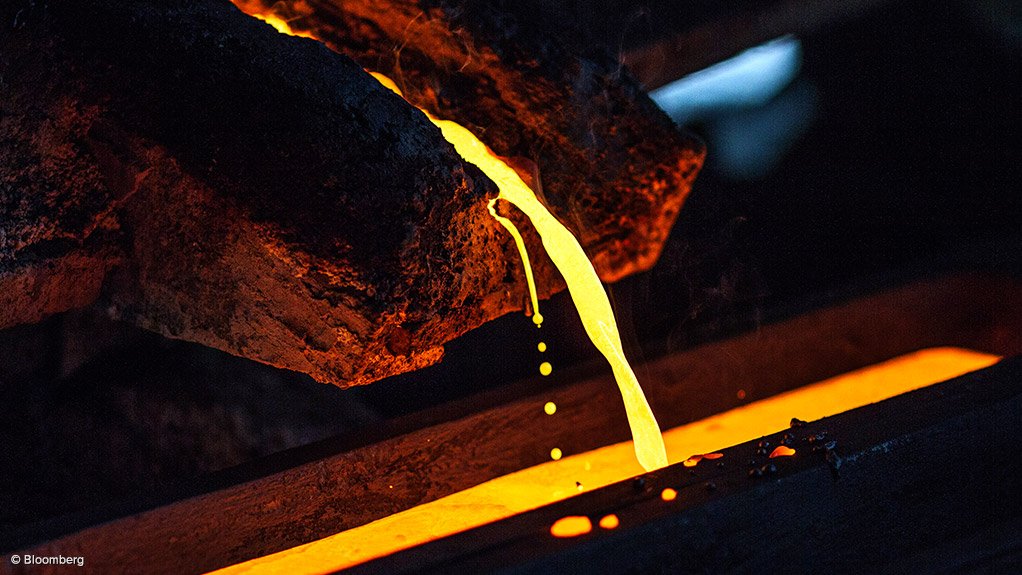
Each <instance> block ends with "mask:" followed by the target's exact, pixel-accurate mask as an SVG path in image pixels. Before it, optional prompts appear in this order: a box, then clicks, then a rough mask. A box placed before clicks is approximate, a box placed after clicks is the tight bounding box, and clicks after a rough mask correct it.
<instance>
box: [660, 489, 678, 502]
mask: <svg viewBox="0 0 1022 575" xmlns="http://www.w3.org/2000/svg"><path fill="white" fill-rule="evenodd" d="M677 497H678V492H677V491H675V490H674V489H671V488H670V487H668V488H667V489H664V490H663V491H661V492H660V499H663V500H664V501H674V500H675V499H676V498H677Z"/></svg>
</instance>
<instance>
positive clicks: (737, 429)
mask: <svg viewBox="0 0 1022 575" xmlns="http://www.w3.org/2000/svg"><path fill="white" fill-rule="evenodd" d="M998 359H999V358H997V357H996V356H992V355H987V354H983V353H977V352H972V351H968V350H963V349H957V348H938V349H929V350H923V351H918V352H915V353H911V354H908V355H905V356H902V357H899V358H895V359H892V360H889V361H886V362H883V363H880V364H877V365H874V366H871V367H867V368H863V369H860V370H857V371H854V372H851V373H848V374H845V375H841V376H838V377H835V378H833V379H828V380H826V381H822V382H820V383H816V384H813V385H809V386H806V387H803V388H801V389H797V390H794V391H791V392H788V393H784V394H781V395H778V396H775V397H772V398H769V399H765V400H761V401H756V402H753V403H750V404H748V405H745V406H742V407H739V408H737V409H733V410H731V411H727V412H725V413H721V414H718V415H714V416H712V417H708V418H706V419H703V420H701V421H696V422H694V423H690V424H688V425H683V426H681V427H677V428H674V429H671V430H669V431H667V432H665V433H664V439H665V441H666V445H667V452H668V457H669V460H670V461H671V463H680V462H683V461H685V460H686V459H688V458H689V457H690V456H691V455H692V454H693V453H713V452H714V451H716V450H719V449H722V448H724V447H727V446H730V445H735V444H738V443H743V442H746V441H751V440H754V439H758V438H759V437H762V436H764V435H767V434H771V433H776V432H778V431H781V430H783V429H786V428H787V427H788V424H789V421H790V420H791V418H792V417H793V416H796V417H799V418H800V419H804V420H815V419H820V418H823V417H827V416H830V415H835V414H838V413H841V412H844V411H848V410H850V409H854V408H856V407H860V406H863V405H867V404H870V403H875V402H878V401H882V400H884V399H887V398H890V397H893V396H896V395H900V394H902V393H906V392H909V391H912V390H914V389H918V388H921V387H925V386H927V385H930V384H933V383H936V382H940V381H944V380H947V379H951V378H953V377H956V376H958V375H962V374H964V373H968V372H970V371H975V370H977V369H982V368H984V367H987V366H990V365H992V364H993V363H996V362H997V360H998ZM537 417H548V416H547V415H545V414H543V413H538V414H537ZM552 417H557V415H553V416H552ZM640 473H642V468H641V467H639V465H638V464H637V463H636V461H635V458H634V457H633V455H632V451H631V446H630V443H628V442H625V443H618V444H615V445H610V446H607V447H603V448H600V449H596V450H593V451H589V452H587V453H580V454H571V455H567V456H565V457H563V458H561V459H560V460H558V461H550V462H547V463H544V464H542V465H537V466H535V467H531V468H528V469H524V470H522V471H519V472H516V473H512V474H510V475H505V476H503V477H499V478H497V479H493V480H491V481H488V482H486V483H483V484H480V485H477V486H475V487H472V488H470V489H466V490H464V491H461V492H458V493H454V494H452V495H449V496H447V497H444V498H442V499H438V500H436V501H433V502H431V503H426V504H424V505H420V506H418V507H414V508H411V509H408V510H405V511H402V512H400V513H397V514H394V515H391V516H389V517H385V518H383V519H380V520H378V521H374V522H372V523H369V524H367V525H363V526H361V527H357V528H354V529H350V530H348V531H344V532H342V533H338V534H336V535H332V536H330V537H326V538H324V539H321V540H319V541H314V542H311V543H307V544H305V545H300V546H298V547H295V548H292V549H288V550H286V551H282V552H280V553H276V554H273V555H268V556H266V557H262V558H258V559H253V560H251V561H247V562H245V563H240V564H237V565H233V566H231V567H227V568H225V569H223V570H221V571H219V573H225V574H226V573H234V574H240V573H246V574H256V573H329V572H333V571H335V570H338V569H343V568H346V567H351V566H353V565H358V564H360V563H363V562H366V561H369V560H371V559H375V558H378V557H382V556H385V555H389V554H391V553H395V552H397V551H400V550H402V549H407V548H410V547H414V546H417V545H421V544H424V543H427V542H429V541H432V540H434V539H438V538H441V537H445V536H448V535H453V534H454V533H458V532H461V531H465V530H467V529H471V528H473V527H477V526H479V525H483V524H486V523H490V522H493V521H497V520H500V519H504V518H506V517H510V516H512V515H515V514H518V513H522V512H525V511H529V510H532V509H535V508H538V507H541V506H544V505H548V504H550V503H554V502H556V501H560V500H562V499H566V498H568V497H571V496H573V495H576V494H577V493H578V489H577V487H576V486H577V484H578V483H581V484H582V485H584V486H585V489H597V488H600V487H603V486H606V485H609V484H611V483H615V482H618V481H622V480H625V479H628V478H630V477H633V476H635V475H637V474H640ZM672 495H673V497H672ZM677 497H678V494H677V492H676V491H673V490H672V492H671V493H668V494H665V496H664V497H663V499H664V502H663V504H664V505H670V504H674V503H675V499H676V498H677ZM586 519H587V521H588V522H589V529H590V530H591V529H592V522H593V521H594V520H598V519H599V518H592V519H590V518H586ZM608 522H613V521H612V520H608ZM568 523H570V525H568V526H561V527H558V528H557V531H558V534H559V535H558V536H573V535H567V533H569V532H570V533H574V536H578V535H580V534H581V533H580V532H579V529H581V526H582V525H583V523H585V522H584V521H582V520H581V519H572V520H570V521H569V522H568ZM551 527H553V526H551ZM567 527H574V528H575V529H573V530H570V529H568V528H567ZM562 528H563V529H564V531H561V529H562Z"/></svg>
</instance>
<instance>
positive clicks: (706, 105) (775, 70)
mask: <svg viewBox="0 0 1022 575" xmlns="http://www.w3.org/2000/svg"><path fill="white" fill-rule="evenodd" d="M801 63H802V44H801V42H799V41H798V40H797V39H796V38H794V37H792V36H784V37H781V38H778V39H776V40H772V41H770V42H767V43H766V44H763V45H761V46H757V47H755V48H750V49H748V50H746V51H744V52H742V53H741V54H739V55H737V56H735V57H734V58H731V59H729V60H725V61H723V62H720V63H719V64H715V65H713V66H710V67H709V68H706V69H705V70H700V71H699V72H696V73H694V74H690V75H688V76H685V77H684V78H682V79H680V80H677V81H675V82H672V83H670V84H668V85H666V86H664V87H662V88H658V89H656V90H654V91H653V92H651V93H650V97H652V98H653V101H655V102H656V103H657V104H658V105H659V106H660V107H661V108H663V109H664V111H665V112H667V114H668V115H669V116H671V117H672V118H674V120H675V121H676V122H678V123H679V124H684V123H687V122H691V121H693V120H701V119H705V118H707V117H710V116H714V115H718V114H720V113H721V112H726V111H731V110H736V109H741V108H751V107H757V106H762V105H764V104H766V103H767V102H768V101H769V100H770V99H771V98H773V97H774V96H776V95H777V94H778V93H779V92H780V91H781V90H783V89H784V88H785V86H787V85H788V84H790V83H791V81H792V80H793V79H794V78H795V76H796V75H797V74H798V71H799V67H800V65H801Z"/></svg>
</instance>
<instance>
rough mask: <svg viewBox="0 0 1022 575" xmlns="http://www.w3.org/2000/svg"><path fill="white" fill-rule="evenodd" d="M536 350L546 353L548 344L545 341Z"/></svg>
mask: <svg viewBox="0 0 1022 575" xmlns="http://www.w3.org/2000/svg"><path fill="white" fill-rule="evenodd" d="M536 349H538V350H539V352H540V353H543V352H544V351H546V342H544V341H541V342H539V345H537V346H536Z"/></svg>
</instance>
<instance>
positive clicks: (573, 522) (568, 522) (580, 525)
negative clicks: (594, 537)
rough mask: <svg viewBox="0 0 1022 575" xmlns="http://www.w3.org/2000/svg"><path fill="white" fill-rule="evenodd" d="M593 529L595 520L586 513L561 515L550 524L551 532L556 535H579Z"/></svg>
mask: <svg viewBox="0 0 1022 575" xmlns="http://www.w3.org/2000/svg"><path fill="white" fill-rule="evenodd" d="M592 530H593V522H592V521H590V520H589V518H588V517H586V516H584V515H569V516H567V517H561V518H560V519H558V520H557V521H555V522H554V524H553V525H551V526H550V534H551V535H553V536H554V537H578V536H579V535H585V534H586V533H589V532H590V531H592Z"/></svg>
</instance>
